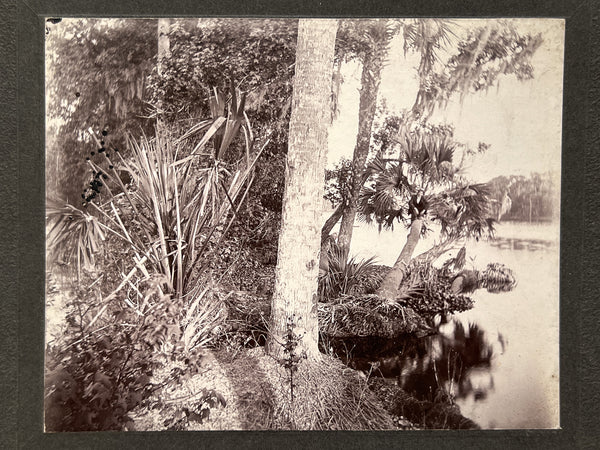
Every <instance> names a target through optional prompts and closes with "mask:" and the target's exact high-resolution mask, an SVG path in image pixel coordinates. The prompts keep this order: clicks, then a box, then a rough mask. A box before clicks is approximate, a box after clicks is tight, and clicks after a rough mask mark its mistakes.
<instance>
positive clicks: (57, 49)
mask: <svg viewBox="0 0 600 450" xmlns="http://www.w3.org/2000/svg"><path fill="white" fill-rule="evenodd" d="M46 40H47V52H46V72H47V77H46V80H47V85H46V96H47V107H46V108H47V109H46V112H47V117H48V120H47V125H48V132H47V150H46V161H47V163H46V180H47V195H48V196H50V197H52V198H56V199H61V201H67V202H69V203H71V204H72V205H74V206H79V205H80V194H81V192H82V190H83V189H84V186H85V185H86V184H87V183H88V182H89V179H88V177H87V174H88V172H87V165H86V163H85V156H87V154H88V152H89V146H90V145H91V144H92V143H93V139H92V137H91V135H90V134H89V132H88V130H91V132H92V133H93V134H95V135H96V136H100V134H99V132H100V131H102V130H107V131H109V132H110V133H111V135H112V139H113V143H114V145H115V146H116V147H118V148H121V149H125V145H124V144H125V136H126V133H128V132H129V133H133V135H134V136H139V135H140V134H141V132H142V131H144V132H146V133H151V132H152V129H153V122H152V121H149V120H148V119H146V118H144V116H147V115H148V113H149V111H148V108H147V105H146V104H145V101H146V100H147V83H146V81H145V80H146V77H147V76H148V75H149V74H150V71H151V70H152V67H153V66H154V60H155V56H156V45H157V44H156V21H154V20H145V19H137V20H126V19H118V20H99V19H70V20H63V21H62V22H61V23H60V24H58V25H57V26H56V27H55V28H53V29H51V30H50V33H49V34H48V35H47V37H46Z"/></svg>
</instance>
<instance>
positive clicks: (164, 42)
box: [158, 19, 171, 75]
mask: <svg viewBox="0 0 600 450" xmlns="http://www.w3.org/2000/svg"><path fill="white" fill-rule="evenodd" d="M170 27H171V19H158V74H159V75H160V74H162V70H163V60H164V59H166V58H170V57H171V42H170V41H169V28H170Z"/></svg>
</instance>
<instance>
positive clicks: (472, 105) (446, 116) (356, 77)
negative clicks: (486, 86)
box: [328, 19, 564, 184]
mask: <svg viewBox="0 0 600 450" xmlns="http://www.w3.org/2000/svg"><path fill="white" fill-rule="evenodd" d="M514 21H515V23H516V25H517V27H518V29H519V30H520V31H521V32H522V33H527V32H529V33H531V34H537V33H540V32H541V33H542V37H543V39H544V42H543V43H542V45H541V46H540V48H539V49H538V50H537V52H536V53H535V55H534V58H533V66H534V79H533V80H529V81H526V82H519V81H517V80H516V79H515V78H514V77H502V78H501V79H500V85H499V87H498V89H496V88H492V89H490V90H489V91H488V92H483V93H478V94H474V95H468V96H467V97H466V98H465V99H464V102H463V104H462V105H460V103H459V99H458V98H453V99H451V102H450V103H449V104H448V107H447V108H446V109H445V110H443V111H437V112H436V113H435V114H434V116H433V118H432V121H433V122H441V123H444V122H445V123H450V124H453V125H454V126H455V138H456V140H457V141H459V142H465V143H470V144H472V146H473V147H474V148H476V146H477V143H478V142H485V143H487V144H491V147H490V149H489V150H488V151H487V152H486V153H485V154H484V155H480V156H477V157H476V158H475V159H474V160H473V161H472V162H471V163H470V164H469V166H468V167H467V176H468V177H469V179H471V180H473V181H479V182H484V181H489V180H490V179H491V178H494V177H496V176H498V175H525V176H527V175H529V174H530V173H531V172H546V171H554V172H555V173H556V176H557V177H558V176H559V174H560V157H561V127H562V80H563V78H562V76H563V52H564V21H563V20H561V19H515V20H514ZM455 22H456V23H457V24H461V25H468V24H469V23H475V24H477V22H479V23H484V20H480V21H477V20H468V21H467V20H459V19H457V20H456V21H455ZM402 45H403V42H402V38H397V39H395V40H394V42H393V44H392V48H391V51H390V58H389V61H388V65H387V66H386V68H385V69H384V72H383V74H382V81H381V88H380V92H379V101H381V100H382V98H383V99H385V101H386V103H387V106H388V109H389V110H390V112H395V111H399V110H400V109H402V108H409V107H411V106H412V104H413V102H414V100H415V95H416V92H417V86H418V83H417V78H416V77H417V76H416V67H417V66H418V56H415V55H412V56H411V55H408V56H407V58H406V59H405V57H404V52H403V50H402ZM360 70H361V68H360V66H359V65H358V64H356V63H352V64H346V65H345V66H344V67H343V68H342V75H343V77H344V83H343V84H342V86H341V91H340V99H339V102H340V105H339V106H340V116H339V118H338V119H337V120H336V121H335V122H334V124H333V125H332V127H331V129H330V135H329V155H328V167H331V166H333V164H334V163H335V162H336V161H337V160H339V158H340V157H342V156H344V157H347V158H350V159H351V158H352V152H353V150H354V144H355V142H356V133H357V129H358V97H359V96H358V88H359V87H360ZM557 184H558V183H557Z"/></svg>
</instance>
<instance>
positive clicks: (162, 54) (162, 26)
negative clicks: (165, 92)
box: [156, 19, 171, 134]
mask: <svg viewBox="0 0 600 450" xmlns="http://www.w3.org/2000/svg"><path fill="white" fill-rule="evenodd" d="M170 27H171V19H158V55H157V70H158V75H159V76H160V75H162V73H163V69H164V63H165V59H168V58H170V57H171V42H170V40H169V29H170ZM162 109H163V102H162V98H159V99H158V102H157V105H156V131H157V132H158V133H161V134H163V133H164V131H165V125H164V117H163V115H162V113H163V111H162Z"/></svg>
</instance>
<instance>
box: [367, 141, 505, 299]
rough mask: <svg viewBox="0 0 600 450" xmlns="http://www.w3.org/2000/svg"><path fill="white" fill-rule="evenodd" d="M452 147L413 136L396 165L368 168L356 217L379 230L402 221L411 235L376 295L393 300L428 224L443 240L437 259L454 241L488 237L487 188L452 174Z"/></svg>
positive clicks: (373, 164)
mask: <svg viewBox="0 0 600 450" xmlns="http://www.w3.org/2000/svg"><path fill="white" fill-rule="evenodd" d="M456 147H457V144H456V143H455V142H454V141H453V140H452V138H451V137H450V136H448V135H444V134H421V133H412V134H410V135H408V136H406V137H405V139H404V141H403V143H402V145H401V149H400V155H399V156H398V158H397V160H395V161H389V160H387V161H386V160H383V159H381V158H376V159H375V160H374V161H372V162H371V163H370V164H369V166H368V168H367V172H366V173H367V175H368V178H367V181H366V183H365V187H364V188H363V190H362V192H361V195H360V201H359V213H360V216H361V217H362V218H363V219H364V220H366V221H367V222H372V221H375V222H377V223H378V224H379V226H380V228H381V227H386V228H391V227H393V225H394V222H401V223H404V225H406V226H407V227H408V228H409V230H410V231H409V234H408V237H407V240H406V244H405V245H404V247H403V249H402V251H401V253H400V255H399V256H398V259H397V260H396V263H395V264H394V267H393V269H392V270H391V271H390V272H389V274H388V275H387V276H386V277H385V278H384V280H383V282H382V283H381V285H380V287H379V290H378V292H377V293H378V295H380V296H385V297H394V296H395V295H396V293H397V291H398V288H399V286H400V284H401V283H402V280H403V278H404V270H405V268H406V266H407V264H408V263H409V262H410V260H411V258H412V255H413V253H414V250H415V248H416V246H417V243H418V242H419V239H420V237H421V235H422V234H423V233H424V231H425V230H426V226H425V225H426V222H427V221H432V222H437V223H439V224H440V226H441V235H442V239H443V240H442V244H441V245H440V246H438V247H437V248H435V249H434V250H435V252H436V254H441V253H442V252H443V251H444V250H447V249H448V248H449V247H450V245H451V244H452V243H453V242H455V241H456V240H457V239H460V238H463V237H475V238H477V239H479V238H480V237H482V236H484V235H485V234H486V233H491V232H493V220H492V219H490V218H489V215H490V212H491V208H490V206H491V201H490V191H489V188H488V187H487V186H486V185H483V184H468V183H466V182H465V181H464V180H463V179H462V178H461V177H459V176H458V175H457V173H458V172H459V168H458V167H455V166H454V165H453V157H454V152H455V149H456Z"/></svg>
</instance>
